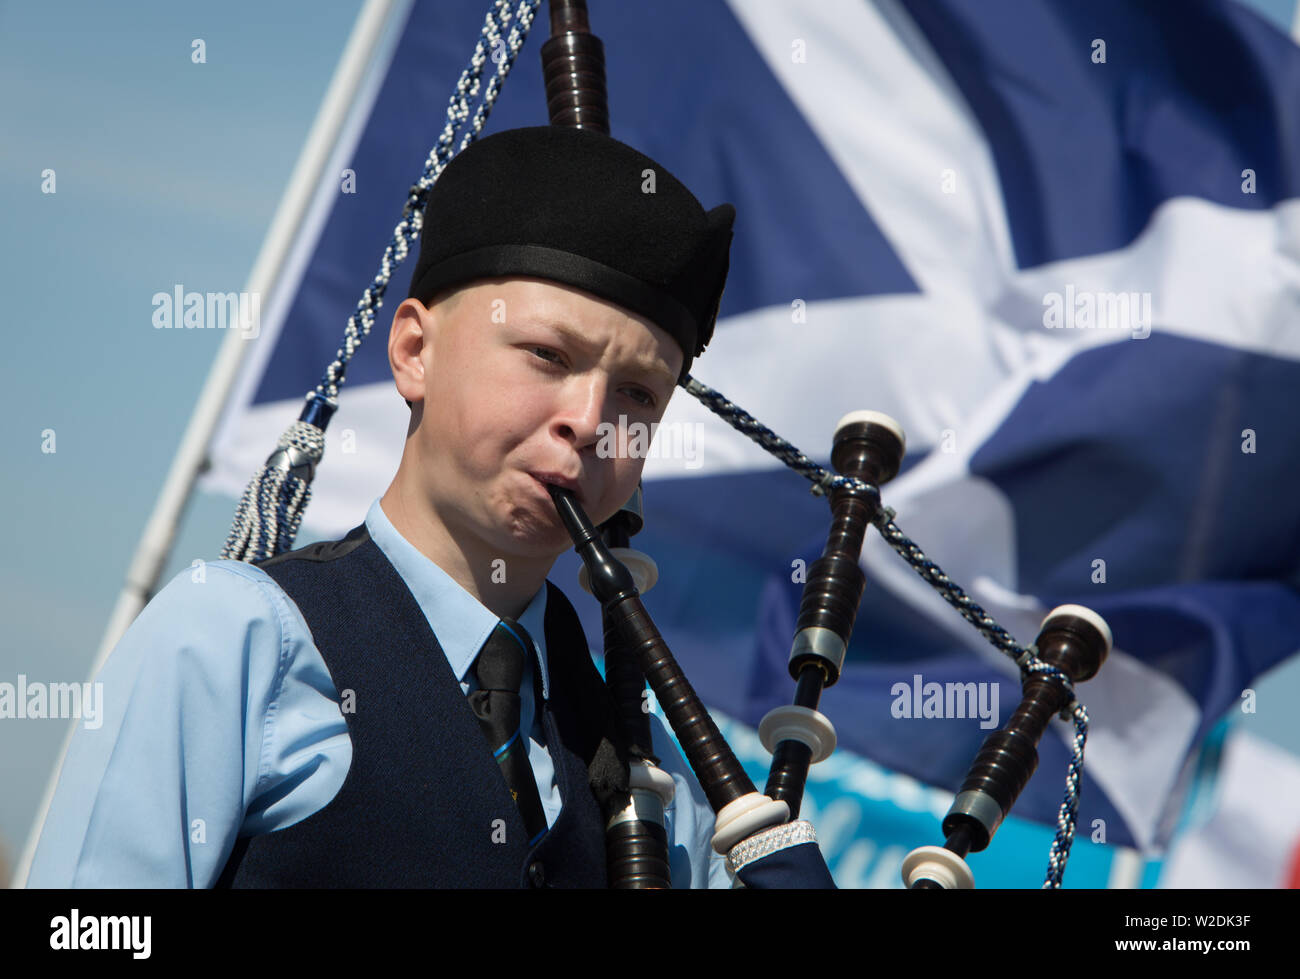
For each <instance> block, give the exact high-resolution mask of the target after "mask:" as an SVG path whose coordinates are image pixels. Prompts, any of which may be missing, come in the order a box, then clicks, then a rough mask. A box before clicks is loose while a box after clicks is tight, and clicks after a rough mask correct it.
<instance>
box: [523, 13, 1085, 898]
mask: <svg viewBox="0 0 1300 979" xmlns="http://www.w3.org/2000/svg"><path fill="white" fill-rule="evenodd" d="M550 27H551V37H550V39H549V40H548V41H547V42H546V44H545V45H543V47H542V52H541V54H542V70H543V75H544V78H545V83H546V98H547V109H548V112H549V115H550V122H551V124H552V125H555V126H580V127H590V128H593V129H597V130H598V131H600V132H602V133H603V134H605V135H609V110H608V105H607V100H606V96H605V73H604V51H603V46H602V45H601V42H600V40H599V38H597V37H596V36H595V35H593V34H592V33H591V32H590V28H589V24H588V18H587V9H586V4H585V2H584V0H551V3H550ZM684 386H685V387H686V389H687V391H689V392H690V393H691V394H692V395H694V396H695V397H697V398H698V399H699V400H700V401H701V402H703V403H704V404H705V405H706V407H709V408H710V410H712V411H714V412H715V413H716V414H719V415H720V416H721V417H723V418H724V419H726V420H727V421H729V422H730V423H732V424H733V425H735V426H736V427H737V428H738V429H740V430H741V431H742V432H744V433H745V434H747V435H749V436H750V437H752V438H754V439H755V441H757V442H759V444H760V445H763V446H764V447H765V448H768V449H769V451H773V452H774V454H777V455H778V457H781V458H783V460H784V461H786V462H787V464H790V465H792V467H793V468H796V469H799V470H802V471H803V472H804V474H805V475H810V474H816V480H817V481H816V483H815V485H814V489H815V491H820V492H821V493H823V494H824V495H829V498H830V505H831V525H830V530H829V532H828V534H827V540H826V546H825V548H824V550H823V553H822V556H821V557H820V558H819V559H818V560H817V561H815V562H814V563H813V564H812V565H811V566H810V567H809V569H808V576H807V579H806V581H805V583H804V588H803V595H802V598H801V600H800V604H799V615H798V619H797V621H796V626H795V635H794V640H793V643H792V646H791V650H790V662H789V667H790V675H791V677H792V678H793V679H794V681H795V693H794V698H793V703H791V704H789V705H787V706H784V707H778V708H776V709H775V710H772V711H770V712H769V713H768V714H767V715H766V716H765V717H764V718H763V721H762V723H761V724H760V726H759V736H760V738H761V740H762V742H763V745H764V747H766V748H767V749H768V750H769V751H770V752H771V753H772V765H771V770H770V772H769V775H768V780H767V785H766V786H765V788H764V791H763V792H762V793H760V792H758V791H757V789H756V788H755V787H754V785H753V783H752V782H751V781H750V779H749V777H748V775H746V773H745V771H744V768H743V767H742V766H741V764H740V762H739V761H738V760H737V759H736V757H735V755H734V754H733V753H732V751H731V749H730V748H729V747H728V745H727V743H726V741H725V740H724V739H723V737H722V735H721V733H720V732H719V731H718V728H717V725H716V724H714V722H713V720H712V719H711V718H710V717H709V714H708V712H707V711H706V710H705V709H704V706H703V705H702V704H701V703H700V700H699V697H698V696H697V695H696V693H695V691H694V690H693V689H692V688H691V685H690V682H689V681H688V680H687V679H686V676H685V675H684V674H683V672H682V670H681V667H680V666H679V665H678V664H677V661H676V660H675V659H674V658H673V655H672V653H671V651H670V650H669V649H668V645H667V643H665V642H664V639H663V637H662V636H661V635H660V634H659V631H658V629H656V628H655V625H654V622H653V621H652V620H651V618H650V616H649V615H648V614H647V612H646V610H645V606H644V605H643V604H642V602H641V599H640V593H641V591H642V590H644V589H646V588H648V587H650V586H652V585H653V582H654V579H655V577H656V576H657V571H656V570H655V565H654V562H653V561H652V560H650V559H649V558H648V557H647V556H645V555H642V554H640V552H637V551H634V550H632V549H631V548H630V547H629V546H628V543H629V538H630V537H631V536H632V535H633V534H635V533H636V532H638V531H639V530H640V529H641V527H642V525H643V516H642V506H641V491H640V490H638V492H637V496H636V497H635V498H634V499H633V500H632V501H630V503H629V504H628V506H626V507H625V508H624V509H623V510H622V511H620V512H619V513H618V514H615V516H614V517H612V518H611V519H610V520H609V521H607V522H606V523H605V524H604V525H602V527H601V528H600V529H599V530H598V529H597V528H594V527H593V526H592V524H591V521H590V520H589V519H588V517H587V515H586V514H585V513H584V512H583V511H582V508H581V506H580V505H579V504H578V502H577V500H576V499H575V498H574V496H573V494H572V493H570V492H569V491H567V490H564V489H562V488H560V487H557V486H550V487H549V490H550V493H551V496H552V498H553V499H554V502H555V505H556V508H557V510H558V511H559V514H560V517H561V519H562V520H563V522H564V525H565V527H566V529H567V530H568V532H569V534H570V536H571V537H572V538H573V542H574V549H575V551H576V552H577V553H578V555H579V557H580V558H581V559H582V562H583V573H582V575H581V578H582V584H583V587H584V588H586V589H587V590H589V591H590V592H591V593H592V594H593V595H594V596H595V597H596V599H597V600H598V601H599V602H600V605H601V612H602V620H603V625H604V635H605V664H606V682H607V684H608V686H609V689H610V691H611V693H612V694H613V696H614V698H615V700H616V703H617V706H618V713H619V716H620V718H621V720H622V723H623V725H624V729H625V730H624V735H625V737H626V739H627V744H628V745H629V754H630V755H631V756H632V759H633V760H632V763H631V765H630V775H629V786H630V789H629V793H628V797H627V799H626V800H625V802H624V804H623V805H621V806H619V807H618V808H617V810H616V811H615V812H614V813H613V815H612V816H611V818H610V819H609V822H608V826H607V838H606V849H607V853H608V864H609V883H610V886H611V887H614V888H662V887H667V886H669V884H670V881H669V879H668V853H667V835H666V831H665V822H664V810H665V807H666V806H667V804H668V803H669V802H670V801H671V799H672V791H673V782H672V779H671V778H670V777H669V776H667V775H666V774H665V773H664V772H663V771H661V770H660V769H659V768H658V767H656V759H655V758H654V756H653V754H652V752H651V742H650V728H649V724H648V716H647V714H646V699H645V684H646V682H649V684H650V688H651V689H652V690H653V691H654V693H655V697H656V699H657V701H658V703H659V705H660V706H661V707H662V709H663V712H664V717H665V719H666V720H667V721H668V723H669V725H670V726H671V727H672V730H673V733H674V734H675V735H676V736H677V739H678V742H679V744H680V745H681V747H682V752H683V754H684V755H685V757H686V760H687V762H688V763H689V765H690V766H691V769H692V771H693V772H694V773H695V776H696V778H697V779H698V780H699V783H700V787H701V788H702V789H703V790H704V794H705V797H706V798H707V799H708V802H709V805H710V806H711V807H712V809H713V810H714V813H715V814H716V818H717V823H716V830H715V835H714V837H713V847H714V849H715V850H716V851H717V852H718V853H720V854H726V856H727V861H728V866H729V867H730V868H731V869H732V871H733V872H734V873H735V874H736V876H737V877H738V878H739V879H740V881H741V882H742V883H743V884H745V885H746V886H747V887H754V888H770V887H818V888H824V887H834V886H835V885H834V882H833V880H832V878H831V874H830V871H829V869H828V868H827V866H826V862H825V860H824V858H823V857H822V854H821V851H820V849H819V848H818V847H817V843H816V834H815V832H814V830H813V828H812V826H811V824H809V823H808V822H807V821H804V820H800V819H798V816H799V809H800V805H801V802H802V799H803V793H804V786H805V783H806V781H807V778H808V770H809V766H810V765H812V764H814V763H816V762H818V761H822V760H824V759H825V758H827V757H828V756H829V755H830V754H831V752H832V751H833V750H834V747H835V728H834V726H833V725H832V724H831V722H830V720H829V719H828V718H827V717H826V716H825V715H824V714H822V713H821V712H820V711H819V710H818V709H817V707H818V703H819V701H820V699H821V695H822V691H823V690H824V689H825V688H827V687H830V686H832V685H833V684H834V683H835V682H836V681H837V680H838V679H839V676H840V672H841V670H842V669H843V667H844V659H845V654H846V652H847V650H848V645H849V639H850V636H851V635H852V632H853V625H854V621H855V619H856V618H857V613H858V608H859V605H860V603H861V599H862V594H863V590H864V588H865V586H866V576H865V574H864V573H863V571H862V567H861V562H860V556H861V552H862V546H863V542H864V538H865V535H866V531H867V526H868V525H869V524H876V525H877V526H880V527H881V529H882V533H885V534H886V536H887V537H888V538H890V539H891V543H895V542H896V541H898V540H899V539H900V538H901V540H903V541H906V548H907V549H908V550H910V551H912V552H915V553H914V555H913V556H912V558H911V560H912V562H913V563H914V566H927V567H925V569H924V570H923V571H922V574H923V576H925V577H927V580H931V581H932V582H943V583H944V584H946V585H947V586H948V588H949V589H951V590H952V591H953V592H955V593H956V595H959V596H960V598H959V599H957V598H956V595H954V599H955V601H954V604H957V606H958V607H959V609H960V610H961V611H962V614H963V615H964V616H965V617H967V619H968V620H969V621H971V622H972V623H973V624H976V625H977V627H978V628H980V629H981V631H984V632H985V634H986V635H989V636H990V637H991V638H994V641H995V644H998V645H1000V646H1004V647H1007V646H1009V647H1011V649H1013V650H1014V655H1015V657H1016V659H1017V662H1018V663H1019V665H1020V666H1021V669H1022V673H1023V676H1024V683H1023V699H1022V701H1021V703H1020V705H1019V706H1018V707H1017V708H1016V710H1015V712H1014V713H1013V714H1012V716H1011V718H1010V720H1009V721H1008V722H1007V724H1006V726H1005V727H1003V728H1002V729H1001V730H999V731H995V732H994V733H993V734H992V735H991V736H990V737H988V738H987V739H986V741H985V742H984V745H983V747H982V748H981V749H980V751H979V753H978V755H977V756H976V758H975V761H974V762H973V764H972V765H971V768H970V771H969V773H968V774H967V776H966V779H965V781H964V782H963V783H962V786H961V789H960V791H959V793H958V794H957V796H956V798H955V800H954V802H953V805H952V808H951V810H950V811H949V813H948V814H947V816H946V817H945V818H944V820H943V833H944V836H945V842H944V844H943V846H926V847H920V848H918V849H917V850H914V851H913V852H912V853H910V854H908V856H907V858H906V859H905V860H904V863H903V877H904V882H905V883H906V884H907V886H909V887H912V888H916V889H926V888H966V887H973V886H974V877H973V875H972V874H971V871H970V868H969V866H968V865H967V864H966V861H965V859H964V857H965V856H966V854H968V853H971V852H978V851H980V850H983V849H984V848H985V847H987V846H988V845H989V842H990V841H991V839H992V837H993V834H994V833H995V832H996V831H997V828H998V826H999V825H1000V824H1001V822H1002V820H1003V819H1004V818H1005V817H1006V815H1007V813H1008V812H1009V811H1010V810H1011V807H1012V805H1013V804H1014V803H1015V801H1016V798H1017V797H1018V796H1019V794H1020V792H1021V790H1022V789H1023V788H1024V786H1025V784H1026V783H1027V782H1028V781H1029V778H1030V776H1031V775H1032V774H1033V773H1034V770H1035V768H1036V767H1037V764H1038V755H1037V744H1038V741H1039V740H1040V739H1041V737H1042V735H1043V734H1044V732H1045V731H1046V730H1047V725H1048V722H1049V721H1050V720H1051V718H1052V717H1053V716H1054V715H1056V714H1058V713H1062V714H1072V715H1074V717H1075V720H1076V741H1075V758H1074V759H1072V761H1071V769H1070V773H1069V776H1068V778H1067V792H1066V801H1065V803H1064V804H1063V806H1062V813H1063V815H1062V830H1061V832H1060V833H1058V836H1057V839H1056V841H1054V843H1053V848H1052V853H1051V855H1050V857H1049V870H1048V875H1047V877H1048V879H1047V883H1045V885H1044V886H1047V887H1054V886H1059V884H1060V879H1061V874H1062V873H1063V871H1064V866H1065V861H1066V859H1067V858H1068V854H1069V847H1070V842H1071V840H1072V838H1073V831H1074V828H1073V827H1074V816H1075V814H1076V813H1077V806H1078V778H1079V774H1080V771H1081V769H1082V751H1083V741H1084V739H1085V738H1086V724H1087V715H1086V712H1085V711H1084V710H1083V708H1082V707H1081V706H1080V705H1078V704H1077V702H1076V701H1075V698H1074V695H1073V686H1072V685H1073V683H1074V682H1077V681H1080V680H1086V679H1088V678H1089V677H1091V676H1093V675H1094V674H1095V673H1096V672H1097V669H1098V668H1099V667H1100V666H1101V664H1102V662H1103V661H1104V660H1105V658H1106V655H1107V654H1108V652H1109V651H1110V646H1111V636H1110V630H1109V628H1108V627H1107V625H1106V623H1105V622H1104V620H1102V618H1101V617H1100V616H1099V615H1097V614H1096V613H1094V612H1092V611H1090V610H1088V609H1086V608H1083V607H1081V606H1077V605H1065V606H1061V607H1059V608H1057V609H1054V610H1053V611H1052V612H1051V613H1050V614H1049V615H1048V616H1047V618H1046V619H1045V620H1044V621H1043V624H1042V626H1041V628H1040V630H1039V634H1038V637H1037V639H1036V640H1035V643H1034V645H1033V646H1032V647H1029V648H1022V647H1017V646H1015V644H1014V641H1013V640H1011V638H1010V636H1008V635H1007V634H1006V633H1005V631H1004V630H1001V628H1000V627H998V626H997V625H996V623H994V622H993V620H992V619H991V618H990V617H989V616H988V615H987V613H985V612H984V611H983V609H980V608H979V606H977V605H975V603H974V602H972V601H971V600H970V599H969V597H967V596H966V595H965V594H964V593H962V592H961V590H960V589H959V588H957V587H956V586H955V585H953V584H952V583H951V582H950V581H948V579H947V577H946V576H945V575H943V573H942V571H941V570H940V569H939V568H938V566H937V565H934V564H933V563H932V562H929V561H928V560H926V559H925V558H924V555H923V554H922V553H921V552H920V549H919V548H917V547H916V545H915V544H913V543H912V542H911V541H907V540H906V538H904V537H903V536H902V534H901V531H898V529H897V527H896V526H895V525H894V524H893V521H892V516H893V514H892V511H888V510H887V509H886V508H884V507H883V506H882V503H881V499H880V493H879V488H878V487H879V486H880V485H882V484H883V483H886V482H888V481H889V480H890V479H892V478H893V477H894V476H895V475H897V473H898V470H899V466H900V464H901V462H902V458H903V453H904V449H905V437H904V434H903V431H902V428H901V427H900V426H899V425H898V423H897V422H896V421H894V420H893V419H892V418H890V417H889V416H888V415H884V414H882V413H880V412H874V411H861V412H854V413H852V414H849V415H847V416H845V417H844V418H843V419H841V420H840V422H839V423H838V424H837V425H836V429H835V433H834V438H833V447H832V450H831V462H832V465H833V466H834V468H835V470H836V471H837V472H838V473H839V474H840V476H839V478H834V477H831V476H830V474H829V473H826V472H824V471H823V470H821V469H820V467H817V466H815V465H813V464H812V463H811V462H810V461H809V460H808V459H807V457H805V456H803V454H802V453H799V452H798V451H797V450H795V449H794V447H793V446H790V445H789V444H788V443H785V442H784V440H782V439H780V438H779V437H777V436H776V435H774V434H773V433H771V432H770V431H768V430H767V429H766V428H764V427H763V426H762V425H761V424H759V423H758V422H757V421H756V420H754V419H753V418H752V417H750V416H748V415H747V414H746V413H744V412H743V411H741V410H740V409H739V408H737V407H736V406H735V405H732V404H731V403H730V402H728V401H726V399H725V398H722V397H721V396H720V395H718V394H717V392H715V391H712V390H711V389H709V388H707V387H705V386H704V385H702V384H700V383H699V382H698V381H696V380H695V379H694V378H690V377H689V376H688V377H687V379H686V381H685V383H684ZM896 546H897V545H896ZM620 559H621V560H620ZM629 564H630V565H631V566H632V568H633V569H635V573H634V571H633V570H629V568H628V566H627V565H629ZM918 570H921V567H918ZM942 590H943V589H941V591H942ZM945 597H948V595H947V594H946V595H945ZM950 600H953V599H950Z"/></svg>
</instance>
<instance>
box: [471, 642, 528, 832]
mask: <svg viewBox="0 0 1300 979" xmlns="http://www.w3.org/2000/svg"><path fill="white" fill-rule="evenodd" d="M532 649H533V643H532V639H531V638H530V637H529V635H528V633H527V632H526V631H525V630H524V627H523V626H521V625H520V624H519V623H518V622H515V621H514V620H513V619H502V620H501V621H500V622H498V623H497V627H496V628H495V629H493V630H492V635H490V636H488V639H487V642H485V643H484V644H483V648H482V649H481V650H480V651H479V654H478V657H477V658H476V659H475V660H474V675H475V677H476V678H477V680H478V685H479V689H478V690H476V691H474V692H473V693H472V694H470V695H469V705H470V707H472V708H473V710H474V713H475V715H476V716H477V717H478V721H479V726H480V727H481V728H482V729H483V735H484V737H486V738H487V742H488V746H489V747H490V748H491V749H492V754H493V755H494V757H495V758H496V760H497V763H498V764H499V765H500V766H501V773H502V774H503V775H504V776H505V779H506V786H507V787H508V788H509V789H510V794H511V795H512V796H514V799H515V802H516V803H517V804H518V806H519V813H520V815H522V816H523V818H524V827H525V828H526V829H527V831H528V841H529V846H531V845H533V844H534V843H536V842H537V841H538V840H540V839H541V838H542V837H543V836H544V835H546V828H547V827H546V814H545V812H544V811H543V810H542V800H541V796H539V795H538V793H537V781H536V779H535V778H534V777H533V769H532V766H531V765H529V764H528V753H527V751H526V750H525V745H526V740H527V738H528V733H527V732H526V731H521V730H520V728H519V684H520V682H521V681H522V680H523V676H524V659H525V657H526V656H528V655H529V654H530V653H531V652H532ZM533 672H534V676H535V677H540V674H541V667H540V665H536V664H535V665H534V670H533Z"/></svg>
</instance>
